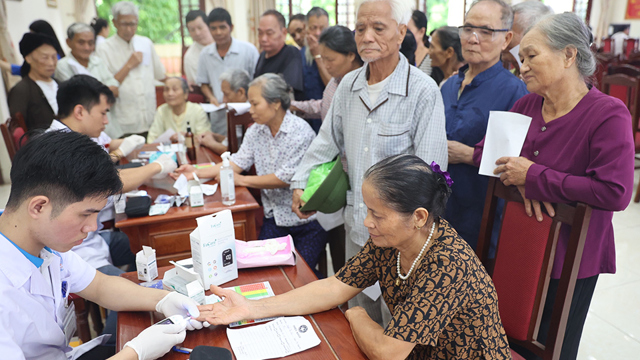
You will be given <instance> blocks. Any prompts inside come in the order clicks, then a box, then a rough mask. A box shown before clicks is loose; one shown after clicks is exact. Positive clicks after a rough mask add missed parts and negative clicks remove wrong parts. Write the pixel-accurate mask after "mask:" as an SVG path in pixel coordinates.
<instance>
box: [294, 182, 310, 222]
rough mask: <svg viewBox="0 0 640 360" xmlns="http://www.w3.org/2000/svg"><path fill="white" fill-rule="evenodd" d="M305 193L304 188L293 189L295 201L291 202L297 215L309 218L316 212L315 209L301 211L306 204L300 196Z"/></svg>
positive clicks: (301, 217)
mask: <svg viewBox="0 0 640 360" xmlns="http://www.w3.org/2000/svg"><path fill="white" fill-rule="evenodd" d="M303 193H304V190H302V189H293V201H292V203H291V211H293V212H294V213H295V214H296V215H298V217H299V218H300V219H308V218H310V217H311V216H313V214H315V213H316V212H315V211H308V212H302V211H300V208H301V207H302V206H304V203H303V202H302V200H300V197H301V196H302V194H303Z"/></svg>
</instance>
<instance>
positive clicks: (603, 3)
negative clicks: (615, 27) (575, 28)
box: [594, 0, 611, 46]
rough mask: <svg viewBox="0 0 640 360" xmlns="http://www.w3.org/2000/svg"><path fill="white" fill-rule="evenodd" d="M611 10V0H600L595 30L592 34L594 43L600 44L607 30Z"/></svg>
mask: <svg viewBox="0 0 640 360" xmlns="http://www.w3.org/2000/svg"><path fill="white" fill-rule="evenodd" d="M610 12H611V0H600V18H599V19H598V22H597V26H596V32H595V34H594V37H595V39H594V40H595V43H596V44H598V46H600V42H602V38H604V37H606V36H607V35H608V32H609V15H610Z"/></svg>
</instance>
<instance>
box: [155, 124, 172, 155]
mask: <svg viewBox="0 0 640 360" xmlns="http://www.w3.org/2000/svg"><path fill="white" fill-rule="evenodd" d="M175 133H176V131H175V130H174V129H171V128H169V129H167V131H165V132H163V133H162V134H160V135H159V136H158V137H157V138H156V139H155V140H153V142H154V143H170V142H171V136H173V134H175ZM161 151H162V150H161Z"/></svg>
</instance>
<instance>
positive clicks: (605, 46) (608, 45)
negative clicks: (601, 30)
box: [601, 38, 613, 53]
mask: <svg viewBox="0 0 640 360" xmlns="http://www.w3.org/2000/svg"><path fill="white" fill-rule="evenodd" d="M601 48H602V52H603V53H610V52H612V49H613V46H612V39H611V38H606V39H602V45H601Z"/></svg>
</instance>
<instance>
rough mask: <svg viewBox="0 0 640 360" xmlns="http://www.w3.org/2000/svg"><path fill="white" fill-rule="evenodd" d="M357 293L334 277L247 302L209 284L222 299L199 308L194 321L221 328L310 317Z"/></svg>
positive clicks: (357, 291)
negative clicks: (249, 321) (275, 318)
mask: <svg viewBox="0 0 640 360" xmlns="http://www.w3.org/2000/svg"><path fill="white" fill-rule="evenodd" d="M360 291H362V289H358V288H355V287H351V286H349V285H347V284H344V283H343V282H341V281H340V280H338V279H337V278H336V277H335V276H332V277H330V278H326V279H322V280H316V281H314V282H312V283H310V284H307V285H305V286H302V287H300V288H297V289H294V290H291V291H289V292H286V293H284V294H281V295H277V296H273V297H269V298H265V299H260V300H248V299H246V298H245V297H244V296H242V295H240V294H238V293H236V292H235V291H234V290H225V289H223V288H220V287H217V286H214V285H212V286H211V292H213V293H214V294H216V295H217V296H220V297H224V300H223V301H222V302H219V303H216V304H212V305H203V306H199V307H198V308H199V309H200V317H199V318H198V319H197V320H200V321H207V322H209V323H210V324H212V325H221V324H229V323H232V322H234V321H240V320H246V319H262V318H265V317H272V316H287V315H307V314H313V313H317V312H321V311H326V310H329V309H332V308H334V307H336V306H338V305H340V304H342V303H344V302H345V301H347V300H349V299H351V298H352V297H354V296H355V295H357V294H358V293H359V292H360ZM327 294H331V296H327Z"/></svg>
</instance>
